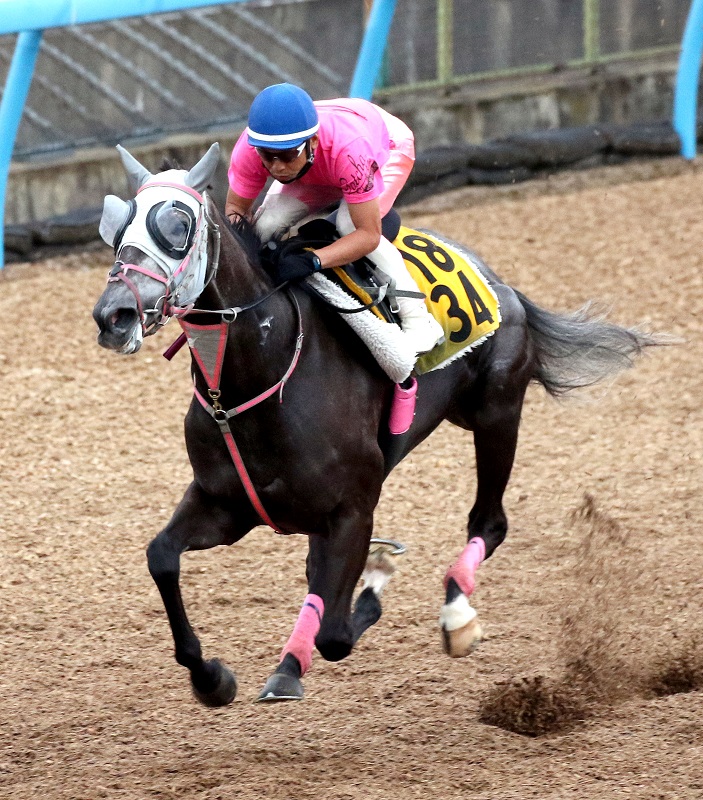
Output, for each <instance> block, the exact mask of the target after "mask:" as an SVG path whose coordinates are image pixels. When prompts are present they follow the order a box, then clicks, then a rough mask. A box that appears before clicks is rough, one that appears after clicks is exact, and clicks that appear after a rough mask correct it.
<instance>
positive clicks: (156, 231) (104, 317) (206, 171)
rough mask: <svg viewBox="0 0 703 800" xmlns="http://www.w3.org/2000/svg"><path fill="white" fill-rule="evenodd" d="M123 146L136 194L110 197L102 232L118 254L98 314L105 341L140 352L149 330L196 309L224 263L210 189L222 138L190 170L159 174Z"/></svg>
mask: <svg viewBox="0 0 703 800" xmlns="http://www.w3.org/2000/svg"><path fill="white" fill-rule="evenodd" d="M118 150H119V153H120V157H121V158H122V163H123V165H124V167H125V170H126V171H127V176H128V179H129V184H130V188H131V190H132V191H133V192H134V193H135V198H134V199H133V200H129V201H124V200H121V199H120V198H119V197H116V196H115V195H107V197H106V198H105V204H104V207H103V215H102V219H101V221H100V235H101V236H102V238H103V239H104V240H105V242H107V244H109V245H111V246H112V247H114V250H115V258H116V260H115V263H114V265H113V267H112V269H111V270H110V274H109V276H108V283H107V287H106V288H105V291H104V292H103V293H102V295H101V296H100V299H99V300H98V302H97V304H96V305H95V308H94V309H93V318H94V319H95V321H96V323H97V325H98V328H99V329H100V333H99V334H98V343H99V344H100V345H102V346H103V347H106V348H108V349H110V350H116V351H117V352H119V353H135V352H136V351H137V350H139V348H140V347H141V344H142V340H143V338H144V336H149V335H150V334H152V333H155V332H156V331H157V330H158V329H159V328H160V327H161V326H162V325H163V324H164V323H165V322H166V321H167V320H168V318H169V317H170V316H172V315H173V314H174V313H179V312H181V313H182V312H183V311H185V310H187V309H189V308H192V307H193V304H194V303H195V301H196V300H197V299H198V297H199V296H200V293H201V292H202V291H203V289H204V287H205V286H206V285H207V283H208V282H209V281H210V280H211V279H212V277H213V275H214V273H215V270H216V269H217V261H218V253H219V228H218V226H217V225H216V224H215V223H214V222H213V215H214V213H215V208H214V204H213V202H212V200H211V199H210V197H209V196H208V195H207V194H203V190H204V189H205V187H206V186H207V185H208V184H209V183H210V181H211V179H212V175H213V173H214V171H215V168H216V167H217V161H218V157H219V144H217V143H215V144H213V145H212V147H210V149H209V150H208V151H207V153H206V154H205V155H204V156H203V157H202V158H201V159H200V161H199V162H198V163H197V164H196V165H195V166H194V167H193V168H192V169H191V170H190V171H187V170H178V169H170V170H168V171H166V172H161V173H159V174H157V175H152V174H151V173H150V172H149V171H148V170H147V169H146V168H145V167H143V166H142V165H141V164H140V163H139V162H138V161H137V160H136V159H135V158H134V157H133V156H132V155H130V154H129V153H128V152H127V151H126V150H125V149H124V148H122V147H119V146H118ZM209 242H210V243H211V244H212V246H211V247H208V243H209ZM211 251H212V252H211Z"/></svg>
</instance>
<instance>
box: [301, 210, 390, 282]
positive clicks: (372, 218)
mask: <svg viewBox="0 0 703 800" xmlns="http://www.w3.org/2000/svg"><path fill="white" fill-rule="evenodd" d="M349 215H350V216H351V220H352V222H353V223H354V227H355V228H356V230H354V231H352V232H351V233H348V234H347V235H346V236H342V237H341V238H340V239H337V241H336V242H332V244H329V245H327V246H326V247H321V248H320V249H319V250H315V252H316V253H317V256H318V258H319V259H320V263H321V264H322V268H323V269H325V268H326V267H341V266H344V265H345V264H350V263H351V262H352V261H356V260H357V259H359V258H362V257H363V256H367V255H368V254H369V253H371V252H373V251H374V250H375V249H376V248H377V247H378V243H379V242H380V241H381V211H380V208H379V205H378V200H377V199H374V200H367V201H366V202H364V203H349Z"/></svg>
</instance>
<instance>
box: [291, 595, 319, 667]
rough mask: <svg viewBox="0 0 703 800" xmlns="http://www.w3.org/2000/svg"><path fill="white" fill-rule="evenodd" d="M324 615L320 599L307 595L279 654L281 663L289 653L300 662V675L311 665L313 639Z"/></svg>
mask: <svg viewBox="0 0 703 800" xmlns="http://www.w3.org/2000/svg"><path fill="white" fill-rule="evenodd" d="M324 613H325V604H324V602H323V601H322V598H321V597H318V596H317V595H316V594H309V595H308V596H307V597H306V598H305V600H304V601H303V607H302V608H301V609H300V614H298V621H297V622H296V623H295V627H294V628H293V633H291V635H290V639H288V641H287V642H286V646H285V647H284V648H283V652H282V653H281V661H283V659H284V658H285V657H286V655H288V653H290V654H291V655H294V656H295V657H296V658H297V659H298V661H300V669H301V671H302V674H303V675H305V673H306V672H307V671H308V670H309V669H310V665H311V664H312V650H313V647H315V637H316V636H317V632H318V631H319V630H320V623H321V622H322V615H323V614H324Z"/></svg>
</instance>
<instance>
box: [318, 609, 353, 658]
mask: <svg viewBox="0 0 703 800" xmlns="http://www.w3.org/2000/svg"><path fill="white" fill-rule="evenodd" d="M325 623H326V624H325ZM315 647H317V650H318V652H319V653H320V655H321V656H322V657H323V658H324V659H325V661H341V660H342V659H343V658H346V657H347V656H348V655H349V653H351V651H352V648H353V647H354V637H353V635H352V626H351V623H350V622H349V621H344V622H339V621H330V622H327V620H326V619H324V618H323V622H322V627H321V628H320V632H319V633H318V634H317V636H316V637H315Z"/></svg>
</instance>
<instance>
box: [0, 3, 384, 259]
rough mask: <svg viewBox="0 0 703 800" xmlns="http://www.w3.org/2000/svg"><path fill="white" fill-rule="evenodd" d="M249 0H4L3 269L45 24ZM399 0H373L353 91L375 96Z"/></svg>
mask: <svg viewBox="0 0 703 800" xmlns="http://www.w3.org/2000/svg"><path fill="white" fill-rule="evenodd" d="M244 2H246V0H120V2H119V3H106V2H105V0H0V35H2V34H7V33H18V34H19V36H18V37H17V44H16V46H15V52H14V55H13V57H12V63H11V64H10V71H9V73H8V75H7V81H6V83H5V91H4V92H3V95H2V101H0V270H2V269H3V267H4V264H5V231H4V228H5V197H6V191H7V180H8V176H9V172H10V162H11V160H12V151H13V149H14V146H15V139H16V138H17V130H18V129H19V125H20V121H21V119H22V112H23V110H24V104H25V102H26V99H27V95H28V93H29V88H30V85H31V83H32V76H33V75H34V66H35V64H36V60H37V54H38V52H39V46H40V44H41V38H42V33H43V32H44V30H45V29H46V28H58V27H64V26H66V25H83V24H86V23H90V22H105V21H107V20H113V19H124V18H125V17H141V16H146V15H148V14H160V13H164V12H167V11H182V10H184V9H192V8H199V7H202V6H219V5H227V4H233V3H244ZM395 2H396V0H374V2H373V6H372V9H371V13H370V15H369V19H368V23H367V25H366V29H365V31H364V36H363V39H362V42H361V48H360V50H359V55H358V57H357V62H356V68H355V70H354V76H353V78H352V83H351V88H350V92H349V93H350V95H351V96H353V97H364V98H367V99H370V98H371V95H372V93H373V88H374V85H375V83H376V78H377V76H378V73H379V70H380V69H381V64H382V58H383V52H384V50H385V48H386V41H387V39H388V32H389V30H390V27H391V22H392V20H393V13H394V11H395Z"/></svg>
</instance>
